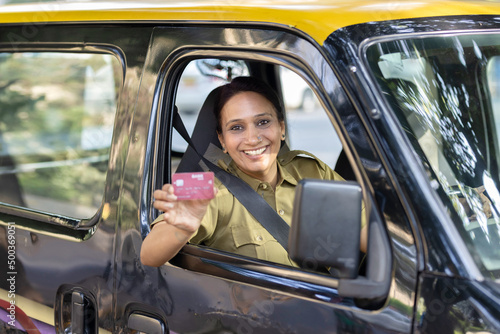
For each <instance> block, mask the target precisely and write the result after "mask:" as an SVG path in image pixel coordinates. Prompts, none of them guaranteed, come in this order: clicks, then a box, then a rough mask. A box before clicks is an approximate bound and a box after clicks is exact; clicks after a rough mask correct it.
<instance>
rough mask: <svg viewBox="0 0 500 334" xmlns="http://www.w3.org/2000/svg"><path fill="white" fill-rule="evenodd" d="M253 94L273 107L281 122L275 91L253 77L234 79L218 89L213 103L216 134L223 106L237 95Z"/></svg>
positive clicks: (281, 111) (279, 103)
mask: <svg viewBox="0 0 500 334" xmlns="http://www.w3.org/2000/svg"><path fill="white" fill-rule="evenodd" d="M242 92H254V93H257V94H260V95H262V96H263V97H265V98H266V99H267V100H268V101H269V102H271V104H272V105H273V106H274V109H275V111H276V115H277V116H278V120H280V121H283V120H284V117H283V107H282V102H281V99H280V98H279V97H278V94H276V91H275V90H274V89H272V88H271V86H269V85H268V84H267V83H265V82H264V81H262V80H260V79H257V78H255V77H236V78H234V79H233V80H232V81H231V82H230V83H228V84H225V85H224V86H222V87H220V90H219V94H218V98H217V101H216V103H215V108H214V112H215V118H216V119H217V132H218V133H221V132H222V128H221V124H220V122H221V111H222V108H224V105H225V104H226V103H227V101H229V99H231V98H232V97H233V96H235V95H236V94H238V93H242Z"/></svg>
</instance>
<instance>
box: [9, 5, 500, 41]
mask: <svg viewBox="0 0 500 334" xmlns="http://www.w3.org/2000/svg"><path fill="white" fill-rule="evenodd" d="M483 14H500V3H497V2H495V1H460V0H455V1H452V0H448V1H435V0H399V1H397V0H393V1H377V0H368V1H367V0H364V1H362V0H351V1H347V0H330V1H326V0H289V1H271V0H245V1H243V0H233V1H231V2H230V1H229V0H219V1H217V0H214V1H211V0H189V1H172V0H171V1H165V0H164V1H154V0H153V1H151V0H150V1H139V0H136V1H127V0H119V1H114V0H108V1H68V2H62V1H54V2H46V3H43V2H36V3H29V4H22V5H4V6H0V24H2V23H30V24H31V23H32V24H34V25H36V24H39V23H48V22H83V21H225V22H259V23H262V22H265V23H277V24H283V25H286V26H289V27H294V28H296V29H299V30H301V31H303V32H305V33H306V34H308V35H309V36H311V37H312V38H313V39H315V40H316V41H317V42H318V43H320V44H322V43H323V41H324V40H325V39H326V37H327V36H328V35H330V34H331V33H332V32H333V31H335V30H337V29H338V28H341V27H345V26H349V25H353V24H358V23H363V22H373V21H384V20H393V19H405V18H416V17H432V16H447V15H483Z"/></svg>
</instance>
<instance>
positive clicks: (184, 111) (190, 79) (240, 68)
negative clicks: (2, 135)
mask: <svg viewBox="0 0 500 334" xmlns="http://www.w3.org/2000/svg"><path fill="white" fill-rule="evenodd" d="M196 62H197V61H192V62H190V63H189V64H188V65H187V66H186V67H185V69H184V71H183V73H182V75H181V77H180V81H179V85H178V88H177V94H176V97H175V101H176V102H175V104H176V106H177V108H178V110H179V114H180V117H181V119H182V120H183V123H184V124H185V125H186V128H188V131H189V132H190V133H192V132H193V128H194V129H195V133H196V134H193V141H195V142H196V141H197V140H198V142H200V144H201V145H200V147H203V148H202V149H203V152H200V153H205V154H204V155H205V157H206V158H208V159H209V160H212V162H213V163H219V166H223V165H226V166H227V164H229V162H230V161H231V158H230V156H229V153H226V154H224V153H223V152H222V150H221V149H220V148H216V145H219V142H218V139H217V137H216V135H215V127H210V128H209V125H208V124H207V122H206V121H204V122H201V123H199V124H196V125H195V123H197V122H199V121H198V116H200V117H203V116H202V115H204V113H200V112H199V111H200V109H201V108H202V105H203V103H204V102H205V98H206V97H207V95H208V94H209V92H210V91H211V90H213V89H214V88H216V87H218V86H220V85H223V84H226V83H228V82H230V81H231V79H232V78H234V77H236V76H240V75H242V76H248V75H250V72H249V70H248V68H247V67H246V65H244V64H245V62H243V61H233V62H232V63H229V64H225V63H223V62H224V61H222V63H219V65H217V66H212V65H211V64H212V63H213V64H216V62H217V60H215V59H213V60H201V61H200V62H201V63H198V64H197V63H196ZM252 66H253V67H252V68H256V67H257V68H259V66H262V68H265V66H266V65H263V64H252ZM225 67H226V68H225ZM224 68H225V69H224ZM228 68H229V69H228ZM267 70H268V69H267ZM257 73H262V72H261V71H257ZM274 73H276V74H277V75H279V77H278V78H277V79H279V82H280V83H281V88H279V87H278V88H277V91H279V90H280V89H281V92H282V96H283V105H284V112H285V115H284V116H285V117H284V118H285V124H286V131H285V134H286V135H285V137H286V144H287V146H288V149H289V150H301V151H306V152H308V153H310V154H312V155H314V156H315V157H317V158H318V159H319V160H321V161H322V163H325V164H326V165H327V166H329V167H330V169H328V167H326V169H328V170H331V171H332V170H333V169H334V166H335V163H336V161H337V159H338V156H339V153H340V152H341V150H342V145H341V143H340V139H339V137H338V135H337V134H336V132H335V129H334V127H333V124H332V122H331V120H330V119H329V117H328V116H327V113H326V112H325V110H324V109H323V107H322V106H321V104H320V103H319V101H318V99H317V97H316V95H315V94H314V93H313V90H312V89H311V88H310V86H309V84H308V83H307V82H306V81H305V80H304V79H303V78H302V77H300V76H299V75H298V74H296V73H295V72H293V71H291V70H289V69H287V68H285V67H282V66H277V65H276V71H274ZM209 112H210V113H212V115H213V108H211V109H210V111H209ZM213 124H214V126H215V117H214V120H213ZM240 126H243V123H242V124H241V125H238V127H240ZM243 127H244V126H243ZM208 128H209V129H210V130H207V129H208ZM200 131H202V132H210V133H208V134H205V135H203V136H204V137H203V138H205V139H206V140H205V139H203V140H201V141H200V140H199V138H198V137H197V136H198V135H199V134H200ZM228 131H229V130H228ZM231 131H233V130H231ZM235 131H236V130H235ZM214 136H215V139H214ZM266 139H267V137H266ZM210 140H212V144H210V145H208V142H209V141H210ZM239 140H240V139H238V140H237V141H236V142H237V143H241V142H240V141H239ZM278 142H280V140H278ZM204 143H206V144H207V145H208V147H207V148H205V147H206V146H207V145H203V144H204ZM238 145H241V144H238ZM187 147H188V145H187V143H186V142H185V141H184V140H183V139H182V138H181V137H180V135H179V134H178V133H177V131H174V134H173V140H172V150H173V152H174V154H173V155H172V161H171V167H172V168H171V171H172V173H176V172H190V171H196V168H198V166H196V163H197V161H199V158H197V157H195V156H194V155H192V154H191V152H186V149H187ZM238 147H240V146H238ZM282 150H283V148H282ZM184 152H186V154H184V155H183V153H184ZM248 154H250V153H248ZM252 154H253V153H252ZM310 154H307V153H306V154H304V153H300V155H301V156H304V157H306V159H307V160H309V162H311V161H314V159H312V158H311V155H310ZM189 157H191V158H193V157H194V158H195V159H196V160H195V164H193V163H191V162H189V161H191V160H190V159H191V158H189ZM243 160H244V159H243ZM186 161H187V162H188V164H186ZM243 163H244V162H243ZM320 164H321V163H318V164H315V163H311V164H309V163H305V164H303V165H301V168H303V170H299V171H298V173H299V174H300V175H304V176H306V175H323V174H322V173H324V170H325V169H323V168H324V167H318V166H320ZM291 165H293V164H291ZM187 166H188V167H187ZM321 166H323V165H321ZM203 169H205V170H207V168H203ZM199 170H201V169H199ZM284 173H288V169H287V170H285V172H284ZM292 173H294V172H292ZM331 173H332V174H333V171H332V172H331ZM294 175H295V174H294ZM239 176H240V177H242V176H241V175H239ZM243 177H244V176H243ZM298 178H299V179H300V177H298ZM318 178H320V176H318ZM247 182H248V181H247ZM250 182H251V181H250ZM290 182H291V183H290ZM288 183H290V184H295V181H293V180H291V178H290V177H289V178H288V179H287V180H286V184H287V185H285V187H288ZM291 188H292V190H291V191H288V190H287V191H288V192H283V193H281V194H282V196H285V197H286V196H293V195H294V187H291ZM264 189H266V188H264ZM262 196H263V197H264V196H266V195H264V194H262ZM276 196H277V195H276ZM220 198H222V197H220ZM292 198H293V197H292ZM281 202H282V203H283V207H279V206H280V205H281ZM224 203H225V202H224ZM228 203H229V202H228ZM268 203H269V202H268ZM273 209H275V211H276V212H278V213H279V215H282V217H283V219H285V220H287V219H288V220H289V221H291V214H292V210H293V203H292V201H290V203H288V201H287V200H284V199H283V200H281V199H280V200H278V199H277V200H276V208H273ZM214 210H218V211H217V212H218V213H216V214H214V213H213V212H212V211H211V208H210V207H209V210H208V213H207V214H206V215H209V217H210V215H212V216H213V218H210V219H211V220H210V221H211V222H212V221H216V222H217V225H215V226H216V227H215V231H214V232H213V233H214V234H213V235H215V234H217V233H219V232H220V233H221V235H224V236H223V237H212V236H208V235H209V234H211V232H208V233H206V234H207V236H205V232H206V231H205V229H207V230H208V229H210V228H213V226H214V224H213V223H210V224H211V225H208V226H203V228H201V229H200V230H201V231H202V232H199V233H198V234H196V235H195V237H194V238H193V239H192V240H191V241H192V243H196V244H198V243H199V244H202V245H205V246H210V247H213V248H217V249H222V250H225V251H234V252H236V253H237V254H239V255H245V256H249V257H256V258H259V259H265V260H268V261H272V262H274V260H273V258H272V256H271V255H269V253H266V255H265V254H264V253H263V252H272V251H270V250H269V249H273V248H272V247H278V248H280V246H269V245H266V246H264V247H268V248H265V251H264V250H262V249H261V246H263V245H265V244H267V243H269V242H274V243H276V244H277V242H276V241H275V240H274V239H273V238H272V237H271V234H269V233H267V230H266V229H265V228H264V227H263V226H261V225H260V224H258V223H257V224H255V226H254V225H252V224H253V223H251V221H253V220H252V218H251V217H252V216H251V215H250V214H249V213H248V212H247V211H246V210H244V207H241V208H240V206H239V205H235V206H232V207H231V208H229V209H227V208H225V204H220V205H219V204H217V209H214ZM247 215H248V216H247ZM234 222H239V223H238V224H235V223H234ZM226 225H227V228H221V227H220V226H226ZM222 229H224V231H222ZM200 230H199V231H200ZM248 230H252V233H250V234H249V233H247V231H248ZM200 234H201V235H203V237H200V238H201V239H198V236H199V235H200ZM225 238H227V240H231V241H227V242H226V241H223V240H222V239H225ZM212 239H214V240H212ZM263 249H264V248H263ZM284 256H285V257H286V256H287V255H286V253H285V255H284ZM290 261H291V260H289V259H285V260H283V262H281V261H280V260H276V262H278V263H281V264H290V263H292V262H290ZM321 269H323V268H321Z"/></svg>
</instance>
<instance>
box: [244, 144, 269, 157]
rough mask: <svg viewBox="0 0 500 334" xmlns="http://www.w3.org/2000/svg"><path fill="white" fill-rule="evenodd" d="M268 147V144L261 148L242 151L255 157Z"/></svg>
mask: <svg viewBox="0 0 500 334" xmlns="http://www.w3.org/2000/svg"><path fill="white" fill-rule="evenodd" d="M267 148H268V146H264V147H262V148H257V149H253V150H245V151H243V152H244V153H245V154H246V155H248V156H252V157H255V156H258V155H261V154H262V153H264V151H265V150H266V149H267Z"/></svg>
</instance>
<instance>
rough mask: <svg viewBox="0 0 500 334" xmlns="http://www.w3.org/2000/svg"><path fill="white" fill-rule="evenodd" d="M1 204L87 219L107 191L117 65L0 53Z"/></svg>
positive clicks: (108, 60)
mask: <svg viewBox="0 0 500 334" xmlns="http://www.w3.org/2000/svg"><path fill="white" fill-rule="evenodd" d="M0 72H1V73H2V76H1V77H0V184H2V187H0V201H2V202H4V203H7V204H12V205H16V206H21V207H25V208H29V209H33V210H37V211H42V212H50V213H54V214H59V215H64V216H67V217H71V218H77V219H83V218H90V217H92V216H93V215H94V214H95V213H96V212H97V210H98V209H99V207H100V206H101V201H102V196H103V193H104V187H105V178H106V171H107V166H108V159H109V152H110V145H111V137H112V133H113V123H114V118H115V111H116V101H117V95H118V92H119V89H120V86H121V84H122V80H123V78H122V73H123V71H122V68H121V65H120V62H119V61H118V60H117V58H115V57H114V56H112V55H110V54H82V53H56V52H30V53H28V52H17V53H7V52H4V53H0Z"/></svg>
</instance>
